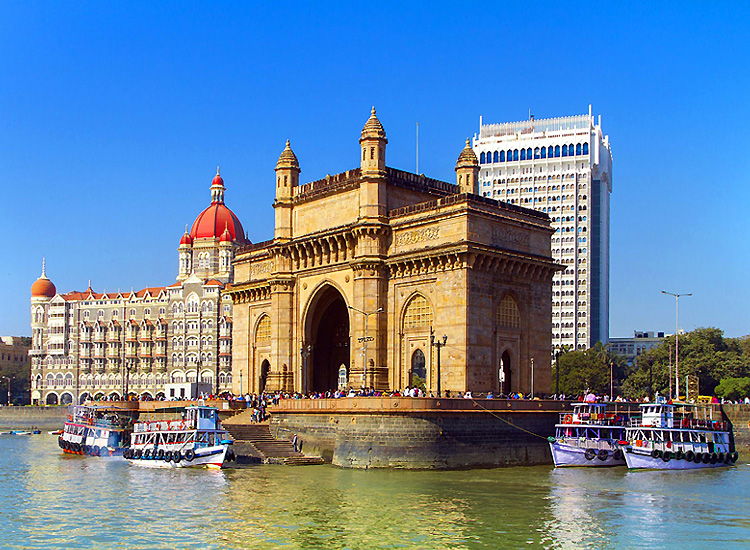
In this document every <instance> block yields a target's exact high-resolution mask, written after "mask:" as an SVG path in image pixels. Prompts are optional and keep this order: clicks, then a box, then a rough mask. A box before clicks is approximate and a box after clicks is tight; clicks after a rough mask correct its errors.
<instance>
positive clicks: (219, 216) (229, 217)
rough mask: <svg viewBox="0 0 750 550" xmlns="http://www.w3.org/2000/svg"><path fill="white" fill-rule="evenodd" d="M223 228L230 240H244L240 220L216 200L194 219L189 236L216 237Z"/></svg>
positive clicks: (197, 237) (198, 237)
mask: <svg viewBox="0 0 750 550" xmlns="http://www.w3.org/2000/svg"><path fill="white" fill-rule="evenodd" d="M217 177H219V176H217ZM214 179H215V178H214ZM225 230H226V231H228V232H229V235H230V237H231V240H233V241H239V242H245V231H244V230H243V229H242V224H241V223H240V220H239V219H238V218H237V216H235V215H234V212H232V211H231V210H230V209H229V208H227V207H226V206H224V204H223V203H220V202H216V203H213V204H212V205H211V206H209V207H208V208H206V209H205V210H204V211H203V212H201V213H200V214H199V215H198V217H197V218H196V219H195V222H194V223H193V227H192V228H191V229H190V237H192V238H193V239H205V238H208V239H217V238H219V237H220V236H221V234H222V233H223V232H224V231H225Z"/></svg>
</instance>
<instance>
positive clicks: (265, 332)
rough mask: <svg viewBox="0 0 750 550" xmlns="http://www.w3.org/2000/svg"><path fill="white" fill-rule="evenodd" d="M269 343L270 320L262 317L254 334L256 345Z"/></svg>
mask: <svg viewBox="0 0 750 550" xmlns="http://www.w3.org/2000/svg"><path fill="white" fill-rule="evenodd" d="M270 342H271V318H270V317H269V316H268V315H264V316H263V318H262V319H261V320H260V323H258V331H257V332H256V333H255V343H256V344H268V343H270Z"/></svg>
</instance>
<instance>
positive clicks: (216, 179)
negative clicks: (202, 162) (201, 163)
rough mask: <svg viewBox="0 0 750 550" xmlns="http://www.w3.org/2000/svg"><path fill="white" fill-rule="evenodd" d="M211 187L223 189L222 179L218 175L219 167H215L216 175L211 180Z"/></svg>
mask: <svg viewBox="0 0 750 550" xmlns="http://www.w3.org/2000/svg"><path fill="white" fill-rule="evenodd" d="M211 185H221V186H222V187H224V179H223V178H222V177H221V176H220V175H219V167H218V166H217V167H216V175H215V176H214V179H213V180H211Z"/></svg>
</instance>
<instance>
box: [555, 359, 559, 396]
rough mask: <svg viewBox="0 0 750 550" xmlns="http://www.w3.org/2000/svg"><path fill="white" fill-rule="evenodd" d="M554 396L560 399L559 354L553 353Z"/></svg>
mask: <svg viewBox="0 0 750 550" xmlns="http://www.w3.org/2000/svg"><path fill="white" fill-rule="evenodd" d="M555 396H556V398H557V399H560V352H559V351H556V352H555Z"/></svg>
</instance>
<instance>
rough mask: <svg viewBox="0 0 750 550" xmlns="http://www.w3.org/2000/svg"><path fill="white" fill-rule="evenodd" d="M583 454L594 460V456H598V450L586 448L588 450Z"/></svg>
mask: <svg viewBox="0 0 750 550" xmlns="http://www.w3.org/2000/svg"><path fill="white" fill-rule="evenodd" d="M583 456H585V457H586V460H594V457H595V456H596V451H595V450H594V449H586V452H585V453H583Z"/></svg>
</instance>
